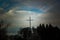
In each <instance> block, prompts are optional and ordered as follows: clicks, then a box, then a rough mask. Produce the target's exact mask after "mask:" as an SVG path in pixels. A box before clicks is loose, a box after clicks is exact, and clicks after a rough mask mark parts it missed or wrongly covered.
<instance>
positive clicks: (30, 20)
mask: <svg viewBox="0 0 60 40" xmlns="http://www.w3.org/2000/svg"><path fill="white" fill-rule="evenodd" d="M27 21H29V25H30V28H31V33H33V29H32V25H31V24H32V23H31V22H32V21H33V20H32V19H31V16H30V17H29V19H28V20H27Z"/></svg>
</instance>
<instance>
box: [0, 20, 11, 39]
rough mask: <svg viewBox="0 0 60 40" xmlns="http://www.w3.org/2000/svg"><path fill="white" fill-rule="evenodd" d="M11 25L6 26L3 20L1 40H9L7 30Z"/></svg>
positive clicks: (0, 27)
mask: <svg viewBox="0 0 60 40" xmlns="http://www.w3.org/2000/svg"><path fill="white" fill-rule="evenodd" d="M9 25H10V24H5V23H4V21H3V20H1V21H0V40H7V35H6V33H7V31H6V29H7V27H8V26H9Z"/></svg>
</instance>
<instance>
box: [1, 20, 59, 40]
mask: <svg viewBox="0 0 60 40" xmlns="http://www.w3.org/2000/svg"><path fill="white" fill-rule="evenodd" d="M9 25H10V24H5V23H4V21H2V20H1V21H0V40H60V29H59V28H58V27H57V26H52V25H51V24H49V25H48V24H46V25H44V24H40V25H39V26H38V27H37V28H34V27H33V28H32V29H33V33H31V28H29V27H27V28H23V29H21V30H19V31H18V32H17V33H18V34H16V35H10V36H8V35H7V31H6V29H7V28H8V26H9Z"/></svg>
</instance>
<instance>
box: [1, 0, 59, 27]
mask: <svg viewBox="0 0 60 40" xmlns="http://www.w3.org/2000/svg"><path fill="white" fill-rule="evenodd" d="M29 16H31V18H32V19H33V20H34V21H32V26H34V27H36V26H38V25H39V24H53V25H57V26H58V27H59V28H60V0H0V19H2V20H4V21H5V23H11V25H10V27H17V26H18V27H29V22H28V21H26V20H28V19H29Z"/></svg>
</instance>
